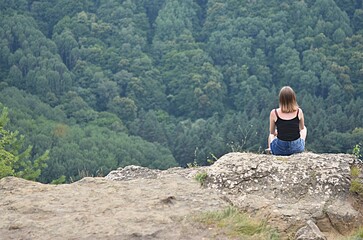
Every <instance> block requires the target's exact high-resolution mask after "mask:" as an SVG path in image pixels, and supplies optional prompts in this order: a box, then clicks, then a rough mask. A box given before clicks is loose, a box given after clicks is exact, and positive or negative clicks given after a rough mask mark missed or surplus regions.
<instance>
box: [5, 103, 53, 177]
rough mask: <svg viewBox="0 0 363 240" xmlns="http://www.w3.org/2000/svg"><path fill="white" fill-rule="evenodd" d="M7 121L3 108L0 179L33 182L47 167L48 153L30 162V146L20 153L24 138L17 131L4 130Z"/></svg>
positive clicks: (6, 114)
mask: <svg viewBox="0 0 363 240" xmlns="http://www.w3.org/2000/svg"><path fill="white" fill-rule="evenodd" d="M8 121H9V118H8V110H7V108H3V109H2V113H1V116H0V138H1V139H0V178H3V177H6V176H16V177H21V178H25V179H28V180H33V181H35V180H37V179H38V177H39V176H40V174H41V171H42V169H44V168H45V167H47V164H46V161H47V160H48V154H49V151H46V152H45V153H44V154H42V155H41V156H39V157H38V158H36V159H35V160H34V161H32V160H31V159H30V157H31V151H32V146H29V147H27V148H26V149H25V150H23V151H22V144H23V141H24V137H23V136H18V132H17V131H15V132H11V131H8V130H6V129H4V127H5V126H6V124H7V123H8ZM21 151H22V152H21Z"/></svg>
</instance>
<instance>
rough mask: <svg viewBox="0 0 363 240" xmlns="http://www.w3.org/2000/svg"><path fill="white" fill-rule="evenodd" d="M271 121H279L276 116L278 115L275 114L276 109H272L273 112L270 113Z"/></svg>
mask: <svg viewBox="0 0 363 240" xmlns="http://www.w3.org/2000/svg"><path fill="white" fill-rule="evenodd" d="M270 119H272V120H274V121H276V120H277V116H276V113H275V109H272V110H271V112H270Z"/></svg>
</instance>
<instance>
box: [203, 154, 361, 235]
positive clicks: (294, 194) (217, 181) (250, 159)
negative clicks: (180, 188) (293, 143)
mask: <svg viewBox="0 0 363 240" xmlns="http://www.w3.org/2000/svg"><path fill="white" fill-rule="evenodd" d="M354 162H355V158H354V157H353V156H351V155H347V154H313V153H303V154H296V155H292V156H288V157H281V156H272V155H256V154H249V153H230V154H227V155H225V156H223V157H221V158H220V159H219V160H218V161H217V162H215V163H214V164H213V165H212V166H210V167H209V168H207V169H206V172H207V174H208V177H207V179H206V182H205V184H206V186H207V187H209V188H212V189H217V190H219V191H220V192H221V193H222V194H223V195H225V197H226V198H227V199H228V200H229V201H230V202H231V203H232V204H233V205H235V206H237V207H238V208H239V209H241V210H243V211H247V212H249V213H252V214H255V215H256V216H259V217H262V218H266V219H268V222H269V223H270V224H271V225H273V226H275V227H277V228H278V229H279V232H281V233H283V236H285V237H286V238H290V239H291V238H292V236H293V235H294V234H295V233H296V231H297V230H298V229H300V228H302V227H304V226H305V227H309V228H310V229H311V226H312V224H311V223H310V224H308V223H309V221H312V222H314V223H315V224H316V225H317V226H318V227H319V228H320V230H321V231H323V232H326V233H337V234H342V235H346V234H349V233H350V232H351V231H352V230H353V229H355V228H357V227H359V226H361V225H362V222H363V215H362V209H360V208H359V207H358V208H357V207H354V206H355V205H354V204H353V203H352V201H354V199H353V198H352V194H351V193H350V192H349V188H350V179H351V174H350V168H351V166H352V164H353V163H354ZM301 239H303V238H301ZM316 239H320V238H316Z"/></svg>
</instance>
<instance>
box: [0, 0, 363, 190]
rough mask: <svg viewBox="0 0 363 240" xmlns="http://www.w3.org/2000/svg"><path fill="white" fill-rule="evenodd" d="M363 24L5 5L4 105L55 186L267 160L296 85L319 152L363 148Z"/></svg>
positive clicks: (358, 5) (325, 3)
mask: <svg viewBox="0 0 363 240" xmlns="http://www.w3.org/2000/svg"><path fill="white" fill-rule="evenodd" d="M362 23H363V4H362V1H361V0H339V1H338V0H336V1H334V0H316V1H312V0H301V1H300V0H294V1H292V0H238V1H236V0H227V1H222V0H183V1H179V0H108V1H95V0H79V1H74V0H14V1H8V0H0V109H3V108H5V107H6V108H7V109H8V111H9V118H10V122H9V124H8V125H7V126H6V127H7V128H8V129H9V130H11V131H16V130H17V131H19V133H20V134H22V135H24V136H25V138H24V145H23V146H24V149H21V150H25V149H26V147H27V146H29V145H31V146H33V148H32V150H31V151H30V158H29V160H30V161H33V162H34V161H35V159H37V158H38V157H39V156H41V155H42V154H43V153H44V152H47V150H49V159H48V161H47V166H48V167H47V168H45V169H44V170H43V171H42V173H41V175H40V176H39V177H38V178H37V180H38V181H41V182H44V183H50V182H52V181H53V180H56V179H65V181H66V182H72V181H76V180H79V179H81V178H82V177H84V176H105V175H107V174H108V173H109V172H110V171H111V170H113V169H117V168H118V167H124V166H128V165H140V166H144V167H148V168H157V169H168V168H170V167H175V166H182V167H185V166H186V165H187V164H188V163H194V162H195V163H196V164H197V165H207V164H208V160H213V159H216V158H219V157H221V156H222V155H224V154H226V153H228V152H231V151H251V152H256V153H258V152H261V151H262V150H263V149H265V148H266V145H267V141H266V138H267V134H268V117H269V112H270V111H271V109H273V108H276V107H278V101H277V94H278V91H279V89H280V88H281V87H282V86H284V85H290V86H291V87H293V88H294V90H295V91H296V93H297V97H298V104H299V105H300V107H301V108H302V109H303V111H304V113H305V116H306V117H305V118H306V119H305V123H306V126H307V128H308V129H309V135H308V141H307V145H306V147H307V149H308V150H309V151H313V152H317V153H351V152H352V149H353V147H354V146H355V145H356V144H362V141H363V111H362V108H363V65H362V62H363V24H362ZM19 152H21V151H19Z"/></svg>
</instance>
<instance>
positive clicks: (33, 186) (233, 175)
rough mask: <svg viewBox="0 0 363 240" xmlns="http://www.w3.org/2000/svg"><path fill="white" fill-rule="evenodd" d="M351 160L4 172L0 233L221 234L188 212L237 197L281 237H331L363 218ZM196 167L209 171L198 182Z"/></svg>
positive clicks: (262, 159)
mask: <svg viewBox="0 0 363 240" xmlns="http://www.w3.org/2000/svg"><path fill="white" fill-rule="evenodd" d="M354 161H355V159H354V157H353V156H351V155H347V154H313V153H302V154H296V155H292V156H288V157H279V156H273V155H260V154H253V153H229V154H226V155H224V156H222V157H221V158H220V159H218V160H217V161H216V162H215V163H214V164H213V165H212V166H208V167H197V168H187V169H184V168H172V169H168V170H165V171H161V170H156V169H148V168H145V167H140V166H127V167H124V168H119V169H117V170H115V171H112V172H110V173H109V174H108V175H107V176H106V177H105V178H89V177H88V178H84V179H82V180H80V181H78V182H75V183H72V184H63V185H46V184H41V183H35V182H30V181H26V180H23V179H18V178H14V177H9V178H3V179H1V180H0V196H1V197H0V213H1V214H0V236H1V237H0V238H2V239H3V238H4V239H228V238H227V237H226V236H225V235H223V231H218V230H217V231H212V230H210V229H209V228H205V227H203V226H199V225H198V226H197V225H195V223H193V222H192V221H190V220H189V219H188V218H187V217H186V216H188V215H190V214H194V213H200V212H206V211H215V210H221V209H223V208H225V207H226V206H228V205H234V206H235V207H237V208H239V209H240V210H242V211H245V212H247V213H249V214H250V215H252V216H256V217H258V218H261V219H263V220H266V221H267V223H268V224H269V225H270V226H272V227H274V228H276V229H277V230H278V232H279V234H280V239H293V237H294V236H295V239H299V240H305V239H306V240H307V239H328V240H335V239H337V237H335V236H338V237H340V236H341V235H346V234H348V233H350V232H351V231H352V230H354V229H355V228H356V227H357V226H359V224H360V223H362V222H363V217H362V216H363V207H362V206H363V204H362V202H361V200H359V199H356V196H357V194H353V193H351V192H350V191H349V188H350V180H351V174H350V168H351V166H352V164H355V163H354ZM198 173H203V174H205V173H206V179H205V181H204V184H203V186H204V187H201V186H200V184H199V183H198V182H197V181H195V180H194V177H195V176H196V175H197V174H198ZM60 223H61V224H60ZM105 223H106V224H105ZM302 226H304V227H303V228H301V227H302ZM319 228H320V230H319ZM336 234H337V235H336ZM339 234H340V235H339ZM324 235H325V236H326V237H325V236H324Z"/></svg>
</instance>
